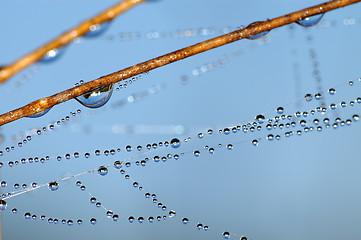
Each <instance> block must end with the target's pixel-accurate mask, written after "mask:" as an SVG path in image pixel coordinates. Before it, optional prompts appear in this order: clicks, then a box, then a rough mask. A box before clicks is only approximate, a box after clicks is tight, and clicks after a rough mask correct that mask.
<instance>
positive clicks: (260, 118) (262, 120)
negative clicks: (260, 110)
mask: <svg viewBox="0 0 361 240" xmlns="http://www.w3.org/2000/svg"><path fill="white" fill-rule="evenodd" d="M255 120H256V121H257V122H258V123H259V124H262V123H263V122H264V120H265V117H264V116H263V115H262V114H259V115H257V116H256V117H255Z"/></svg>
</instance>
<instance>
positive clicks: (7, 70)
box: [0, 0, 146, 84]
mask: <svg viewBox="0 0 361 240" xmlns="http://www.w3.org/2000/svg"><path fill="white" fill-rule="evenodd" d="M144 1H146V0H124V1H121V2H119V3H117V4H115V5H114V6H112V7H110V8H108V9H107V10H105V11H103V12H102V13H100V14H98V15H97V16H95V17H93V18H90V19H88V20H86V21H84V22H82V23H81V24H79V25H78V26H76V27H74V28H73V29H71V30H69V31H67V32H65V33H63V34H62V35H60V36H59V37H57V38H55V39H54V40H52V41H50V42H49V43H46V44H45V45H43V46H41V47H39V48H38V49H36V50H34V51H32V52H30V53H28V54H27V55H25V56H23V57H21V58H20V59H18V60H16V61H15V62H13V63H11V64H9V65H7V66H5V67H3V68H1V69H0V84H1V83H3V82H5V81H6V80H8V79H9V78H10V77H11V76H13V75H14V74H16V73H17V72H19V71H21V70H23V69H24V68H26V67H28V66H30V65H31V64H33V63H35V62H37V61H38V60H40V59H41V58H42V57H43V56H44V55H45V54H46V53H47V52H48V51H50V50H53V49H57V48H60V47H62V46H65V45H67V44H69V43H71V42H72V41H73V40H74V39H75V38H77V37H81V36H83V35H84V34H86V33H87V32H89V30H90V29H91V26H94V25H96V24H102V23H104V22H108V21H111V20H112V19H113V18H115V17H116V16H118V15H119V14H121V13H123V12H125V11H127V10H129V9H130V8H132V7H134V6H136V5H137V4H139V3H141V2H144Z"/></svg>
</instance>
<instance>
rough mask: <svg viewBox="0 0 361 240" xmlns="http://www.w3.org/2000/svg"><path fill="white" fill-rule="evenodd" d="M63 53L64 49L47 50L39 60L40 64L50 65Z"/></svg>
mask: <svg viewBox="0 0 361 240" xmlns="http://www.w3.org/2000/svg"><path fill="white" fill-rule="evenodd" d="M63 53H64V48H54V49H51V50H49V51H48V52H47V53H45V54H44V56H43V57H42V58H41V59H40V60H39V62H40V63H50V62H52V61H54V60H56V59H58V58H59V57H60V56H61V55H62V54H63Z"/></svg>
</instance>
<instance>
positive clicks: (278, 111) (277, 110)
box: [276, 107, 284, 114]
mask: <svg viewBox="0 0 361 240" xmlns="http://www.w3.org/2000/svg"><path fill="white" fill-rule="evenodd" d="M276 112H277V113H278V114H282V113H283V112H284V109H283V107H278V108H277V109H276Z"/></svg>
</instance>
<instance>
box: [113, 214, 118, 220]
mask: <svg viewBox="0 0 361 240" xmlns="http://www.w3.org/2000/svg"><path fill="white" fill-rule="evenodd" d="M112 219H113V221H114V222H116V221H118V220H119V215H118V214H114V215H113V217H112Z"/></svg>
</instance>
